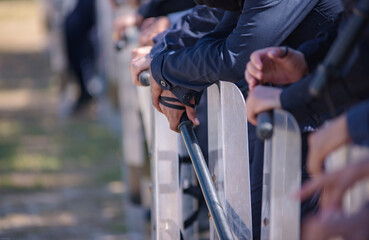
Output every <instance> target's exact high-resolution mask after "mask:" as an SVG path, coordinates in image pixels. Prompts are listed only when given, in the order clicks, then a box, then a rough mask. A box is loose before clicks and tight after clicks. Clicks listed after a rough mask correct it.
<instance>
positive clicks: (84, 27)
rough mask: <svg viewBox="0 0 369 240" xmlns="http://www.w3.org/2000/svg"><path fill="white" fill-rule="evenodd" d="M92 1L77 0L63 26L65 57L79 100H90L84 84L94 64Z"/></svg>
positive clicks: (93, 3) (91, 72) (93, 9)
mask: <svg viewBox="0 0 369 240" xmlns="http://www.w3.org/2000/svg"><path fill="white" fill-rule="evenodd" d="M95 7H96V6H95V1H94V0H79V1H78V3H77V5H76V7H75V9H74V10H73V11H72V12H71V13H70V14H69V15H68V16H67V18H66V20H65V24H64V30H65V38H66V39H65V40H66V48H67V56H68V61H69V65H70V69H71V70H72V71H73V73H74V74H75V75H76V77H77V80H78V84H79V86H80V89H81V98H82V99H84V98H90V97H91V96H90V95H89V93H88V91H87V88H86V83H87V81H88V79H89V78H90V77H91V76H92V74H93V71H94V70H93V68H94V64H95V53H94V44H93V42H92V30H93V27H94V26H95V24H96V9H95Z"/></svg>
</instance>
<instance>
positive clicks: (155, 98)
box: [150, 77, 163, 113]
mask: <svg viewBox="0 0 369 240" xmlns="http://www.w3.org/2000/svg"><path fill="white" fill-rule="evenodd" d="M150 89H151V101H152V104H153V105H154V107H155V108H156V110H158V111H159V112H161V113H163V111H162V110H161V108H160V106H159V97H160V95H161V92H162V91H163V90H162V89H161V88H160V87H159V85H158V84H157V82H156V81H155V80H154V79H153V78H152V77H151V79H150Z"/></svg>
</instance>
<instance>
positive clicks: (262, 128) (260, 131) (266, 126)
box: [256, 111, 274, 141]
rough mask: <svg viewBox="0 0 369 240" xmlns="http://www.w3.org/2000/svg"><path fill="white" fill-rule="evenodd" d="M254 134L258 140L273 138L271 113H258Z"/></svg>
mask: <svg viewBox="0 0 369 240" xmlns="http://www.w3.org/2000/svg"><path fill="white" fill-rule="evenodd" d="M257 121H258V125H257V127H256V134H257V136H258V138H259V139H260V140H263V141H264V140H267V139H270V138H271V137H272V136H273V123H274V121H273V111H266V112H262V113H259V114H258V116H257Z"/></svg>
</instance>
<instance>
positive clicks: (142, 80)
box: [138, 70, 151, 87]
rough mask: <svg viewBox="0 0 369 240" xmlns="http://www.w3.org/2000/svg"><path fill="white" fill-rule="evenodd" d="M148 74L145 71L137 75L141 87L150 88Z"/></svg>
mask: <svg viewBox="0 0 369 240" xmlns="http://www.w3.org/2000/svg"><path fill="white" fill-rule="evenodd" d="M150 78H151V76H150V72H149V71H147V70H145V71H143V72H141V73H140V75H138V80H139V81H140V83H141V85H142V86H145V87H147V86H150Z"/></svg>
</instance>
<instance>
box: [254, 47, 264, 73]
mask: <svg viewBox="0 0 369 240" xmlns="http://www.w3.org/2000/svg"><path fill="white" fill-rule="evenodd" d="M263 55H265V50H258V51H255V52H253V53H252V54H251V56H250V61H251V62H252V64H254V66H255V67H256V69H258V70H262V69H263V62H262V56H263Z"/></svg>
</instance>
